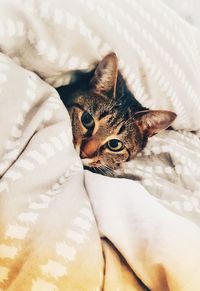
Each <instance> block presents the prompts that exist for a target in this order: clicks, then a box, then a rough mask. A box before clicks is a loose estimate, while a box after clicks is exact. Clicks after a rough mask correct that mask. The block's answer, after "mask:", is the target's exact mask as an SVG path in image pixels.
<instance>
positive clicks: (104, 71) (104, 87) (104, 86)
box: [90, 53, 118, 97]
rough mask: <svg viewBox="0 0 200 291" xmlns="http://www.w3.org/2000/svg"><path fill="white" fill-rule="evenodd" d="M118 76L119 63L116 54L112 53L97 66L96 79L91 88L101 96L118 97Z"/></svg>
mask: <svg viewBox="0 0 200 291" xmlns="http://www.w3.org/2000/svg"><path fill="white" fill-rule="evenodd" d="M117 76H118V61H117V56H116V54H115V53H110V54H108V55H107V56H105V57H104V58H103V60H102V61H100V63H99V64H98V65H97V68H96V70H95V72H94V77H93V78H92V80H91V81H90V85H91V87H92V88H93V89H94V90H95V91H96V92H97V93H99V94H101V93H103V94H108V93H111V94H112V96H113V97H115V96H116V85H117Z"/></svg>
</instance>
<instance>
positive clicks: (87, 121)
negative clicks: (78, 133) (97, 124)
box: [81, 111, 94, 129]
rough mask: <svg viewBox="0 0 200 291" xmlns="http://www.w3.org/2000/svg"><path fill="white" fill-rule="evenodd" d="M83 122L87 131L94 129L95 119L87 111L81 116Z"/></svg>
mask: <svg viewBox="0 0 200 291" xmlns="http://www.w3.org/2000/svg"><path fill="white" fill-rule="evenodd" d="M81 122H82V124H83V125H84V126H85V128H87V129H91V128H93V127H94V119H93V117H92V116H91V115H90V114H89V113H88V112H87V111H84V112H83V114H82V116H81Z"/></svg>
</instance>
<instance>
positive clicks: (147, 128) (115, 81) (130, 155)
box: [58, 53, 176, 175]
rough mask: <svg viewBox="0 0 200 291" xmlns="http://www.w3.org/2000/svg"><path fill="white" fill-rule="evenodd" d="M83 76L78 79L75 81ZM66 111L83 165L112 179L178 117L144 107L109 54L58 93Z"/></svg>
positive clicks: (112, 54)
mask: <svg viewBox="0 0 200 291" xmlns="http://www.w3.org/2000/svg"><path fill="white" fill-rule="evenodd" d="M77 75H79V77H77ZM58 92H59V94H60V96H61V99H62V101H63V102H64V104H65V106H66V107H67V109H68V111H69V114H70V118H71V123H72V129H73V142H74V146H75V149H76V150H77V152H78V153H79V155H80V157H81V159H82V162H83V164H84V166H85V167H86V168H88V169H90V170H91V171H94V172H100V173H103V174H105V175H110V174H111V173H112V172H113V170H116V169H119V168H120V167H121V166H122V165H123V164H124V163H125V162H126V161H130V160H132V159H134V157H135V156H136V155H137V153H139V152H140V151H141V150H142V149H143V148H144V147H145V145H146V143H147V140H148V138H149V137H151V136H153V135H155V134H157V133H158V132H159V131H161V130H163V129H166V128H167V127H169V125H170V124H171V123H172V122H173V121H174V119H175V118H176V114H175V113H173V112H171V111H165V110H148V109H147V108H144V107H143V106H142V105H141V104H140V103H139V102H138V101H137V100H136V99H135V97H134V96H133V94H132V93H131V92H130V91H129V89H128V87H127V85H126V82H125V80H124V79H123V77H122V75H121V73H120V72H119V71H118V61H117V56H116V54H115V53H110V54H108V55H107V56H105V57H104V58H103V60H101V61H100V62H99V63H98V65H97V66H96V68H95V69H94V70H93V71H91V72H89V73H81V72H79V74H76V81H75V82H72V83H71V84H70V85H68V86H63V87H60V88H59V89H58Z"/></svg>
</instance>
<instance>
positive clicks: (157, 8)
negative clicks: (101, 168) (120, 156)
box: [0, 0, 200, 291]
mask: <svg viewBox="0 0 200 291" xmlns="http://www.w3.org/2000/svg"><path fill="white" fill-rule="evenodd" d="M199 39H200V38H199V31H198V30H197V29H196V28H194V27H192V26H190V25H189V24H187V23H186V22H184V21H183V20H182V19H181V18H180V17H179V16H177V15H176V14H175V13H174V12H173V11H171V10H170V9H169V8H167V7H166V6H165V5H163V4H162V3H161V2H160V1H158V0H152V1H149V0H148V1H147V0H146V1H145V0H140V1H134V0H131V1H130V0H125V1H122V0H121V1H120V0H116V1H105V0H102V1H98V0H77V1H73V2H71V1H64V0H56V1H55V0H49V1H39V0H38V1H37V0H0V50H1V52H2V53H1V55H0V124H1V126H0V175H1V180H0V290H14V291H15V290H20V291H28V290H32V291H46V290H47V291H52V290H63V291H66V290H70V291H71V290H87V291H88V290H92V291H93V290H95V291H96V290H101V289H104V290H108V291H110V290H155V291H157V290H162V291H163V290H175V291H179V290H180V291H194V290H198V289H199V286H200V254H199V245H200V229H199V225H200V220H199V214H200V207H199V203H200V170H199V165H200V154H199V152H200V151H199V150H200V141H199V137H198V136H199V129H200V126H199V124H200V100H199V96H198V94H199V77H200V74H199V67H200V66H199V65H200V56H199V49H198V45H199ZM111 50H113V51H115V52H116V53H117V54H118V57H119V60H120V69H121V71H122V73H123V74H124V76H125V77H126V78H127V81H128V84H129V86H130V88H131V89H132V91H133V93H134V94H135V96H136V98H137V99H138V100H139V101H140V102H141V103H142V104H143V105H144V106H148V107H150V108H156V109H158V108H159V109H162V108H163V109H170V110H174V111H175V112H176V113H177V114H178V118H177V120H176V122H175V123H174V125H173V126H174V128H175V130H174V131H165V132H164V133H162V134H160V135H158V136H156V137H153V138H152V139H151V140H150V142H149V143H148V145H147V147H146V148H145V150H144V151H143V153H142V154H141V155H139V157H137V159H136V160H135V161H133V162H131V163H129V164H127V166H126V171H127V172H131V173H133V174H136V175H138V176H141V177H142V181H141V183H142V184H143V185H141V184H140V183H139V182H134V181H130V180H127V179H113V178H108V177H103V176H100V175H96V174H92V173H90V172H87V171H86V172H84V171H83V168H82V164H81V161H80V159H79V157H78V155H77V153H76V152H75V150H74V148H73V144H72V133H71V125H70V119H69V116H68V113H67V111H66V109H65V108H64V106H63V104H62V102H61V101H60V99H59V96H58V94H57V92H56V91H55V89H54V88H53V87H52V85H53V86H55V87H56V86H59V85H61V84H66V83H68V82H69V81H70V77H71V72H72V71H73V70H74V69H89V68H90V67H92V65H93V63H94V61H96V60H97V59H99V58H101V57H102V56H103V55H105V54H106V53H107V52H109V51H111ZM42 79H43V80H42ZM191 130H192V131H193V132H189V131H191ZM145 188H146V189H147V190H148V192H147V190H145Z"/></svg>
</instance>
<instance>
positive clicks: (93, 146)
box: [80, 139, 100, 159]
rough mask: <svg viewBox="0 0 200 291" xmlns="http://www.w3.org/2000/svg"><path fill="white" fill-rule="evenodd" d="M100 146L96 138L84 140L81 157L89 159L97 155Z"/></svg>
mask: <svg viewBox="0 0 200 291" xmlns="http://www.w3.org/2000/svg"><path fill="white" fill-rule="evenodd" d="M99 146H100V145H99V142H98V141H97V140H95V139H90V140H88V141H86V142H84V143H83V144H82V146H81V153H80V157H81V159H89V158H93V157H94V156H96V154H97V152H98V150H99Z"/></svg>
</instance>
